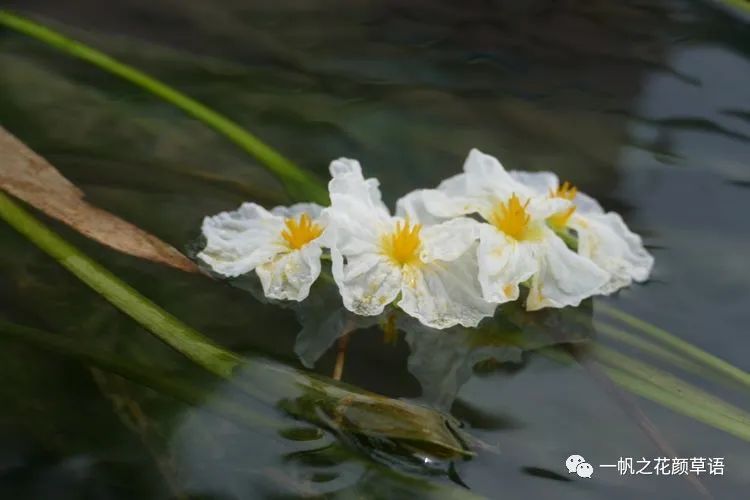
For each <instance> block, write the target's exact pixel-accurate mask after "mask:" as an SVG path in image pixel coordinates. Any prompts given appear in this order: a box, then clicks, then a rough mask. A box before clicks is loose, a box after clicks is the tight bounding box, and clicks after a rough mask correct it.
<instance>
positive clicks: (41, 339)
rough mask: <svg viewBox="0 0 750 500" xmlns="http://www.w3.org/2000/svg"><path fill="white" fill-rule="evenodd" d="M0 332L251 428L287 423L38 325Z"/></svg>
mask: <svg viewBox="0 0 750 500" xmlns="http://www.w3.org/2000/svg"><path fill="white" fill-rule="evenodd" d="M0 333H2V334H3V335H4V336H6V337H9V338H13V339H16V340H18V341H22V342H24V343H27V344H30V345H33V346H35V347H38V348H42V349H45V350H48V351H52V352H55V353H57V354H62V355H64V356H68V357H72V358H75V359H77V360H79V361H81V362H83V363H86V364H88V365H91V366H94V367H96V368H99V369H102V370H105V371H108V372H111V373H115V374H117V375H120V376H122V377H124V378H126V379H128V380H130V381H132V382H135V383H137V384H140V385H143V386H145V387H149V388H151V389H154V390H155V391H157V392H160V393H162V394H166V395H168V396H171V397H173V398H175V399H177V400H179V401H182V402H184V403H187V404H190V405H193V406H201V407H206V408H208V409H209V410H211V411H213V412H214V413H216V414H219V415H220V416H222V417H225V418H228V419H230V420H232V421H235V422H238V423H240V424H244V425H246V426H248V427H250V428H257V427H266V428H269V429H274V430H281V429H283V428H284V426H282V425H280V424H279V423H278V422H277V421H275V420H272V419H270V418H268V417H265V416H263V415H260V414H258V413H255V412H252V411H251V410H249V409H247V408H246V407H245V406H244V405H239V404H236V403H234V402H232V401H231V400H229V399H227V398H223V397H216V396H214V395H213V394H212V393H211V392H209V391H206V390H203V389H202V388H200V387H199V386H197V385H193V384H189V383H187V382H185V381H183V380H182V379H181V378H179V377H173V376H170V375H169V374H166V373H156V372H154V371H153V370H151V369H149V368H147V367H145V366H139V365H138V364H137V363H133V362H130V361H128V362H124V361H122V360H121V359H119V358H117V357H115V356H112V355H109V354H106V353H104V352H101V351H100V350H96V349H92V348H91V347H90V346H88V345H86V344H82V343H81V342H78V341H76V340H75V339H71V338H69V337H65V336H63V335H56V334H53V333H49V332H44V331H42V330H37V329H35V328H29V327H26V326H21V325H16V324H13V323H9V322H7V321H0Z"/></svg>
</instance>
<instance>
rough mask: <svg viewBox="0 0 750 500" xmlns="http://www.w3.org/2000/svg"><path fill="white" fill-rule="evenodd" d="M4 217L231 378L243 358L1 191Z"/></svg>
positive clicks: (174, 341) (131, 311) (205, 363)
mask: <svg viewBox="0 0 750 500" xmlns="http://www.w3.org/2000/svg"><path fill="white" fill-rule="evenodd" d="M0 217H2V218H3V219H5V221H6V222H8V223H9V224H10V225H11V226H12V227H13V228H15V229H16V231H18V232H19V233H21V234H22V235H24V236H25V237H26V238H28V239H29V240H31V241H32V242H33V243H34V244H35V245H36V246H38V247H39V248H41V249H42V250H44V251H45V252H46V253H47V254H49V255H50V256H51V257H52V258H54V259H55V260H56V261H57V262H59V263H60V264H61V265H62V266H63V267H65V268H66V269H67V270H68V271H70V272H71V273H73V274H74V275H75V276H76V277H77V278H78V279H80V280H81V281H83V282H84V283H86V284H87V285H88V286H90V287H91V288H93V289H94V290H95V291H96V292H97V293H99V294H100V295H101V296H102V297H104V298H105V299H106V300H107V301H109V302H110V303H112V305H114V306H115V307H117V308H118V309H120V310H122V311H123V312H125V313H126V314H128V315H129V316H130V317H131V318H133V319H134V320H135V321H137V322H138V323H140V324H141V325H143V326H144V327H145V328H146V329H148V330H149V331H151V332H153V333H155V334H156V335H157V336H158V337H160V338H161V339H162V340H163V341H165V342H166V343H167V344H169V345H171V346H172V347H174V348H175V349H177V350H178V351H179V352H181V353H182V354H184V355H185V356H187V357H188V358H190V359H191V360H193V361H194V362H196V363H197V364H199V365H200V366H203V367H204V368H206V369H207V370H208V371H210V372H212V373H214V374H216V375H219V376H220V377H223V378H229V377H231V375H232V372H233V371H234V370H235V369H236V368H237V367H238V366H239V365H240V363H241V361H242V358H241V357H240V356H237V355H236V354H234V353H231V352H229V351H227V350H225V349H223V348H221V347H219V346H218V345H216V344H214V343H213V342H211V341H210V340H209V339H207V338H206V337H204V336H203V335H201V334H200V333H198V332H197V331H195V330H193V329H192V328H190V327H189V326H187V325H185V324H184V323H182V322H181V321H180V320H178V319H177V318H175V317H174V316H172V315H171V314H169V313H168V312H166V311H165V310H163V309H162V308H160V307H159V306H157V305H156V304H154V303H153V302H151V301H150V300H149V299H147V298H146V297H144V296H142V295H140V294H139V293H138V292H137V291H136V290H135V289H133V288H132V287H130V286H129V285H127V284H126V283H124V282H123V281H121V280H119V279H118V278H117V277H115V276H114V275H113V274H112V273H110V272H109V271H107V270H106V269H104V268H103V267H101V266H100V265H99V264H97V263H96V262H94V261H93V260H91V259H89V258H88V257H86V256H85V255H84V254H82V253H81V252H79V251H78V250H77V249H76V248H75V247H73V246H72V245H70V244H69V243H68V242H67V241H65V240H63V239H62V238H60V237H59V236H57V235H56V234H55V233H53V232H52V231H50V230H49V229H47V228H46V227H45V226H43V225H42V224H41V223H39V222H38V221H37V220H36V219H35V218H34V217H32V216H31V215H30V214H29V213H28V212H26V211H25V210H24V209H22V208H21V207H20V206H19V205H18V204H16V203H15V202H14V201H13V200H11V199H10V198H9V197H8V196H7V195H6V194H5V193H2V192H0Z"/></svg>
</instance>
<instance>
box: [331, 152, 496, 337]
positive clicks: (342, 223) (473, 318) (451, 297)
mask: <svg viewBox="0 0 750 500" xmlns="http://www.w3.org/2000/svg"><path fill="white" fill-rule="evenodd" d="M331 175H332V176H333V178H332V180H331V182H330V184H329V193H330V196H331V207H330V208H328V209H326V214H327V215H328V218H329V221H330V226H329V228H330V231H331V258H332V261H333V276H334V278H335V280H336V283H337V284H338V287H339V291H340V292H341V295H342V297H343V301H344V305H345V307H346V308H347V309H349V310H350V311H352V312H354V313H356V314H361V315H365V316H373V315H377V314H380V313H381V312H382V311H383V309H384V308H385V306H387V305H388V304H390V303H391V302H393V301H395V300H396V299H397V298H398V297H399V296H400V299H399V300H398V306H399V307H400V308H401V309H403V310H404V311H405V312H406V313H407V314H409V315H411V316H414V317H416V318H417V319H418V320H419V321H421V322H422V323H424V324H425V325H428V326H431V327H434V328H448V327H450V326H454V325H456V324H461V325H464V326H476V325H477V324H478V323H479V321H480V320H481V319H482V318H484V317H486V316H491V315H492V314H493V312H494V304H490V303H488V302H487V301H485V300H483V299H482V294H481V289H480V286H479V282H478V279H477V274H478V268H477V262H476V251H475V249H476V235H477V233H476V231H477V228H478V223H477V222H476V221H473V220H471V219H468V218H464V217H461V218H455V219H452V220H450V221H446V222H443V223H440V224H431V222H432V220H430V219H429V218H428V219H425V218H424V217H420V213H423V214H426V212H424V210H423V209H422V208H421V206H420V202H421V200H420V199H419V197H418V196H415V195H412V196H410V197H407V198H404V199H402V200H400V201H399V203H398V213H397V215H396V216H395V217H394V216H391V214H390V213H389V211H388V209H387V208H386V206H385V205H384V204H383V202H382V201H381V197H380V190H379V188H378V182H377V180H375V179H365V178H364V177H363V176H362V169H361V167H360V165H359V163H358V162H357V161H355V160H349V159H344V158H342V159H339V160H336V161H334V162H332V163H331Z"/></svg>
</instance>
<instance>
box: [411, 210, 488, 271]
mask: <svg viewBox="0 0 750 500" xmlns="http://www.w3.org/2000/svg"><path fill="white" fill-rule="evenodd" d="M480 225H481V224H480V223H479V222H477V221H475V220H474V219H469V218H467V217H459V218H456V219H451V220H448V221H446V222H443V223H442V224H437V225H433V226H427V227H424V228H422V231H421V233H420V236H421V240H422V251H421V252H420V258H421V260H422V261H423V262H432V261H434V260H445V261H450V260H453V259H457V258H458V257H459V256H461V255H462V254H463V253H464V252H466V251H467V250H468V249H469V247H471V246H473V245H474V242H476V241H477V238H478V237H479V227H480Z"/></svg>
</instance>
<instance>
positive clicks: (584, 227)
mask: <svg viewBox="0 0 750 500" xmlns="http://www.w3.org/2000/svg"><path fill="white" fill-rule="evenodd" d="M569 225H570V227H572V228H573V229H575V230H576V232H577V233H578V253H579V254H580V255H581V256H583V257H586V258H588V259H591V260H592V261H593V262H594V263H595V264H596V265H598V266H599V267H601V268H602V269H604V270H605V271H607V272H608V273H609V274H610V279H609V281H607V283H606V284H605V285H604V286H603V287H602V289H601V293H604V294H610V293H612V292H614V291H616V290H619V289H620V288H622V287H624V286H627V285H630V283H631V282H632V281H633V280H635V281H645V280H646V279H648V277H649V275H650V274H651V269H652V268H653V265H654V258H653V257H652V256H651V254H649V253H648V251H646V249H645V248H644V247H643V241H642V240H641V237H640V236H638V235H637V234H635V233H633V232H632V231H630V229H628V227H627V225H626V224H625V222H624V221H623V220H622V217H620V216H619V215H617V214H615V213H612V212H610V213H607V214H589V215H587V216H582V215H579V216H575V215H574V216H573V217H572V218H571V220H570V223H569Z"/></svg>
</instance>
